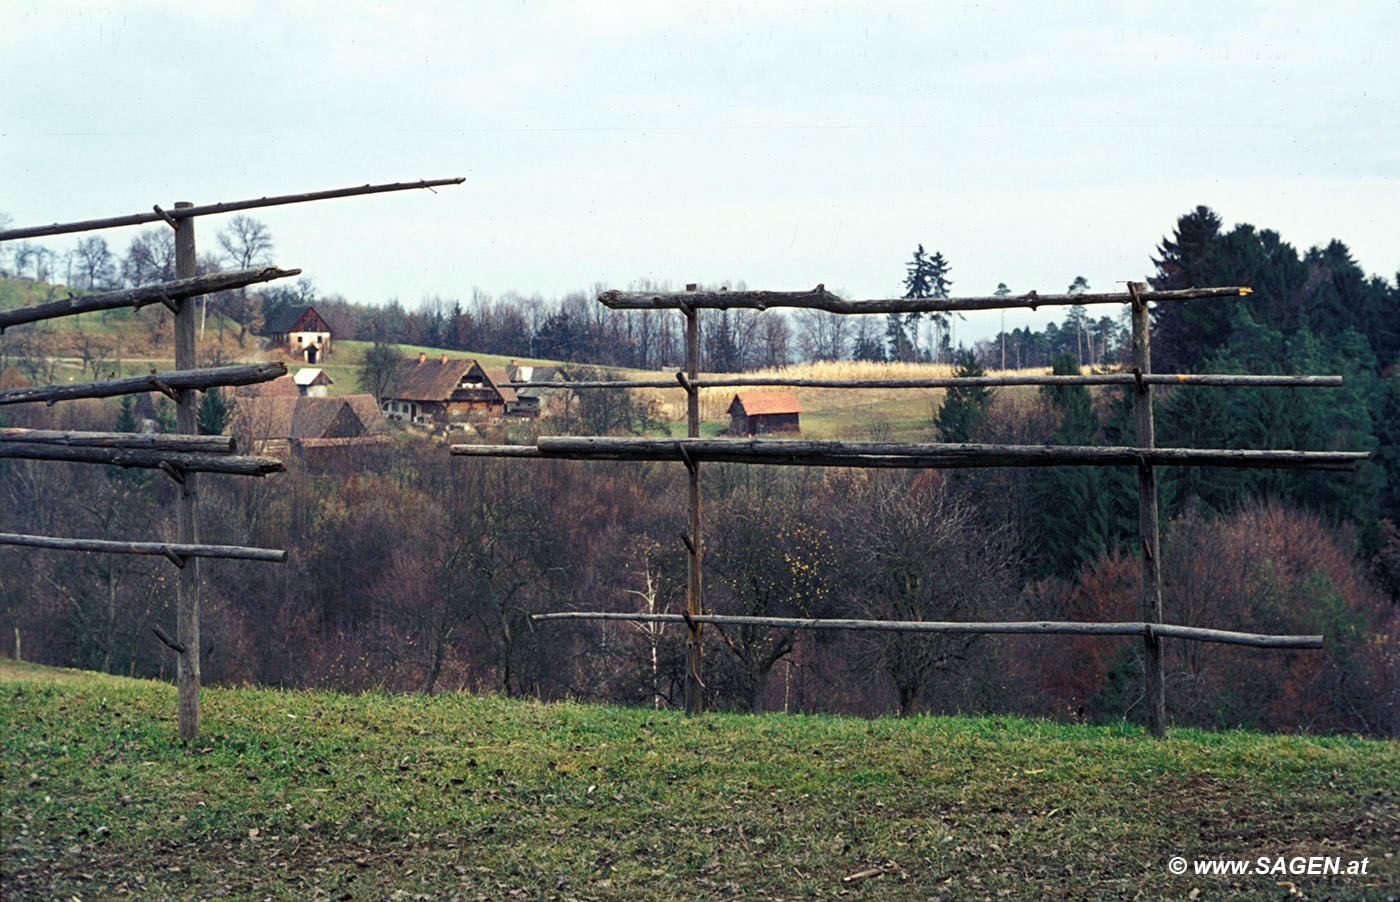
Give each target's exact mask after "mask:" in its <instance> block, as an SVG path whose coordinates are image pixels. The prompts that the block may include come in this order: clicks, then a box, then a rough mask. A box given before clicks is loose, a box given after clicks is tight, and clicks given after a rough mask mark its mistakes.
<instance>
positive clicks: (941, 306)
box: [598, 285, 1251, 314]
mask: <svg viewBox="0 0 1400 902" xmlns="http://www.w3.org/2000/svg"><path fill="white" fill-rule="evenodd" d="M1250 291H1251V289H1249V288H1238V287H1231V288H1187V289H1182V290H1180V291H1143V292H1139V294H1138V297H1139V298H1140V299H1142V300H1144V301H1148V302H1153V301H1189V300H1194V299H1196V298H1222V297H1241V296H1243V295H1247V294H1249V293H1250ZM1132 300H1133V296H1132V295H1130V294H1129V293H1128V292H1126V291H1122V292H1111V293H1107V294H1089V293H1085V294H1038V293H1036V292H1034V291H1031V292H1028V293H1026V294H1018V295H1007V296H1005V297H997V296H994V295H989V296H985V297H966V298H886V299H880V300H870V301H848V300H846V299H844V298H842V297H840V296H839V295H835V294H832V293H831V292H829V291H827V290H826V286H825V285H818V286H817V287H816V288H814V289H812V290H811V291H671V292H647V291H616V290H614V291H605V292H603V293H602V294H600V295H598V302H599V303H601V304H602V305H603V306H605V307H611V308H613V309H614V310H687V309H689V310H700V309H710V310H732V309H738V308H744V309H749V310H767V309H768V308H770V307H802V308H805V309H809V310H825V311H827V312H828V313H842V314H847V313H932V312H936V311H952V310H1015V309H1026V310H1035V309H1036V308H1038V307H1044V306H1069V305H1073V304H1129V303H1132Z"/></svg>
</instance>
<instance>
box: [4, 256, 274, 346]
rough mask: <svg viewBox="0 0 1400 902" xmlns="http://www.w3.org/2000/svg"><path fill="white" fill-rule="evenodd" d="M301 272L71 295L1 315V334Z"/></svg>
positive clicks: (260, 271)
mask: <svg viewBox="0 0 1400 902" xmlns="http://www.w3.org/2000/svg"><path fill="white" fill-rule="evenodd" d="M300 272H301V270H299V269H278V268H277V267H275V266H264V267H260V268H256V269H238V270H234V271H233V272H216V273H210V274H209V275H206V276H195V277H194V278H192V279H173V280H171V281H169V282H156V283H155V284H153V285H142V286H141V287H140V288H123V289H121V290H120V291H100V292H98V293H96V294H84V295H69V296H68V297H66V298H63V299H61V300H57V301H48V302H46V303H43V304H30V305H29V306H27V307H18V308H16V309H14V310H5V311H3V312H0V332H3V331H4V330H5V329H8V328H9V327H11V326H18V325H20V324H22V323H33V322H38V321H39V320H45V319H57V318H58V317H61V316H73V315H74V314H78V313H92V312H95V311H98V310H116V309H117V308H119V307H144V306H146V305H147V304H170V305H174V303H175V301H177V300H179V299H180V298H190V297H196V296H198V295H202V294H213V293H215V292H219V291H228V290H229V289H231V288H242V287H243V286H245V285H253V284H255V283H257V282H271V281H272V280H273V279H285V278H287V277H288V276H295V275H298V274H299V273H300Z"/></svg>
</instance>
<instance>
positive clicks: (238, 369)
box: [0, 363, 287, 405]
mask: <svg viewBox="0 0 1400 902" xmlns="http://www.w3.org/2000/svg"><path fill="white" fill-rule="evenodd" d="M286 374H287V365H286V364H285V363H251V364H238V365H236V366H216V367H209V368H207V369H200V370H170V371H167V372H164V373H151V374H150V375H148V376H125V377H123V378H121V379H103V380H99V381H97V382H70V383H67V384H64V385H40V386H35V387H32V388H11V389H6V390H4V391H0V405H4V404H32V403H34V402H36V401H43V402H45V403H47V404H52V403H54V402H55V401H71V400H75V399H77V398H111V397H115V396H116V395H130V394H136V393H138V392H148V391H163V390H164V389H167V388H169V389H173V390H175V391H181V390H184V389H198V390H199V391H205V390H206V389H210V388H213V387H215V386H220V385H253V384H256V383H258V382H267V381H268V380H269V379H276V378H277V377H278V376H285V375H286Z"/></svg>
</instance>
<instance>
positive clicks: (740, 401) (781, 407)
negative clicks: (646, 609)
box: [729, 391, 802, 416]
mask: <svg viewBox="0 0 1400 902" xmlns="http://www.w3.org/2000/svg"><path fill="white" fill-rule="evenodd" d="M735 404H737V405H739V408H740V409H741V410H743V412H744V415H745V416H757V415H760V414H775V413H801V412H802V405H800V404H798V403H797V394H796V393H795V392H792V391H741V392H739V393H738V394H736V395H735V396H734V400H733V402H731V403H730V405H729V409H730V410H733V409H734V405H735Z"/></svg>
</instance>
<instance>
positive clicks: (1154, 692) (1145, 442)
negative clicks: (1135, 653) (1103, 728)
mask: <svg viewBox="0 0 1400 902" xmlns="http://www.w3.org/2000/svg"><path fill="white" fill-rule="evenodd" d="M1146 289H1147V286H1146V285H1143V284H1142V283H1140V282H1129V283H1128V293H1129V294H1130V295H1132V308H1133V373H1134V374H1135V375H1141V376H1146V375H1147V374H1149V373H1151V372H1152V345H1151V341H1150V339H1149V335H1148V328H1149V326H1150V322H1149V320H1148V315H1147V302H1146V301H1144V300H1143V299H1142V292H1144V291H1146ZM1133 408H1134V411H1135V413H1136V414H1137V446H1138V447H1139V448H1149V449H1150V448H1154V447H1156V444H1157V437H1156V433H1155V430H1154V427H1153V423H1152V386H1151V385H1150V384H1149V383H1147V382H1146V381H1139V382H1138V385H1137V390H1136V391H1135V392H1134V394H1133ZM1138 531H1139V532H1140V533H1141V536H1142V620H1143V623H1145V624H1147V630H1146V632H1145V633H1144V635H1143V640H1142V642H1143V682H1144V684H1145V689H1146V703H1147V728H1148V729H1149V730H1151V731H1152V735H1154V736H1159V737H1160V736H1165V735H1166V729H1167V705H1166V695H1165V690H1164V686H1163V674H1162V640H1161V638H1160V637H1159V636H1158V635H1156V633H1155V632H1154V631H1153V630H1152V624H1154V623H1161V622H1162V557H1161V542H1160V541H1158V534H1157V474H1156V471H1155V470H1154V469H1153V468H1152V465H1151V464H1150V463H1146V462H1143V463H1140V464H1138Z"/></svg>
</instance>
